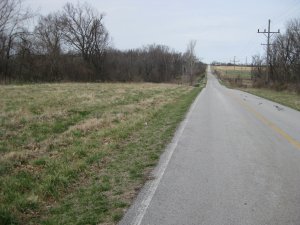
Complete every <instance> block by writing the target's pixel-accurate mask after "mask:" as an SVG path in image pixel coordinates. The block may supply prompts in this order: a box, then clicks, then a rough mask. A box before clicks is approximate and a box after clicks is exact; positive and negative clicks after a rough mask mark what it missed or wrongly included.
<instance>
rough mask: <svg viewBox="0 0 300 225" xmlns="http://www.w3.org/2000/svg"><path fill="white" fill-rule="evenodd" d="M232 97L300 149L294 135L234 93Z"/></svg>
mask: <svg viewBox="0 0 300 225" xmlns="http://www.w3.org/2000/svg"><path fill="white" fill-rule="evenodd" d="M229 95H231V97H233V98H234V99H235V100H236V101H237V102H239V103H240V104H241V105H242V106H244V108H246V109H247V110H248V111H250V112H251V113H252V114H253V115H254V116H255V117H256V118H257V119H259V120H260V121H261V122H263V123H264V124H266V125H267V126H268V127H270V128H271V129H272V130H274V131H275V132H276V133H278V134H279V135H280V136H282V137H283V138H284V139H285V140H287V141H288V142H289V143H290V144H292V145H294V146H295V147H296V148H298V149H300V143H299V142H298V141H297V140H295V139H294V138H293V137H291V136H290V135H288V134H287V133H286V132H284V131H283V130H282V129H281V128H279V127H278V126H276V124H274V123H273V122H272V121H270V120H268V119H267V118H266V117H265V116H263V115H262V114H260V113H259V112H257V111H256V110H255V109H254V108H252V107H251V106H250V105H249V104H247V103H245V102H244V101H242V100H241V99H240V98H238V97H237V96H235V95H234V94H232V93H229Z"/></svg>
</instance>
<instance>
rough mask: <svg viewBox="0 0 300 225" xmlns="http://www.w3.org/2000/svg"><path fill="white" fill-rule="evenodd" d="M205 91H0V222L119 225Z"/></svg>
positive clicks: (116, 87)
mask: <svg viewBox="0 0 300 225" xmlns="http://www.w3.org/2000/svg"><path fill="white" fill-rule="evenodd" d="M201 88H202V87H198V88H193V87H188V86H179V85H170V84H77V83H67V84H39V85H22V86H12V85H11V86H0V95H1V99H0V108H1V111H0V123H1V126H0V154H1V159H0V224H3V225H5V224H47V225H50V224H115V223H117V221H119V220H120V218H121V217H122V215H123V213H124V211H125V209H126V208H127V207H128V206H129V205H130V203H131V201H132V199H133V197H134V196H135V194H136V192H137V191H138V190H139V188H140V187H141V185H142V184H143V183H144V182H145V180H146V179H147V177H148V176H147V175H148V173H149V171H150V170H151V168H153V166H155V164H156V163H157V161H158V159H159V156H160V153H161V151H162V150H163V149H164V147H165V145H166V143H168V141H170V139H171V138H172V135H173V133H174V131H175V129H176V127H177V125H178V123H179V122H180V121H181V120H182V119H183V117H184V114H185V112H186V110H187V109H188V107H189V106H190V104H191V102H192V101H193V99H194V98H195V97H196V95H197V94H198V93H199V91H200V90H201Z"/></svg>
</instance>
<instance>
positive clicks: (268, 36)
mask: <svg viewBox="0 0 300 225" xmlns="http://www.w3.org/2000/svg"><path fill="white" fill-rule="evenodd" d="M257 33H259V34H263V35H265V36H266V37H267V44H263V45H267V67H268V69H267V76H266V82H267V83H269V80H270V73H269V72H270V69H269V66H270V65H269V64H270V45H271V43H270V39H271V37H272V35H273V34H279V33H280V30H279V29H278V31H271V20H270V19H269V23H268V31H266V29H264V31H259V29H258V31H257Z"/></svg>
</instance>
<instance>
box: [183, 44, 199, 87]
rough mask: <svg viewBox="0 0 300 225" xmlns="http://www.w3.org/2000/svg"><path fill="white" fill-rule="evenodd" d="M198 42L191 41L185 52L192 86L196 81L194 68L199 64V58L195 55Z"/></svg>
mask: <svg viewBox="0 0 300 225" xmlns="http://www.w3.org/2000/svg"><path fill="white" fill-rule="evenodd" d="M196 43H197V41H196V40H191V41H190V42H189V43H188V45H187V50H186V52H185V58H186V61H187V66H188V70H189V73H188V74H189V81H190V85H193V81H194V68H195V65H196V63H197V57H196V55H195V47H196Z"/></svg>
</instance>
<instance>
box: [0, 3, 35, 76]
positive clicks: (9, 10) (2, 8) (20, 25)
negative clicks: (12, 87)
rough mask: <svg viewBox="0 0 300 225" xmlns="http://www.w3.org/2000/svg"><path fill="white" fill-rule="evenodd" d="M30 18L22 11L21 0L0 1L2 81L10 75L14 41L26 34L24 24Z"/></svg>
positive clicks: (29, 15)
mask: <svg viewBox="0 0 300 225" xmlns="http://www.w3.org/2000/svg"><path fill="white" fill-rule="evenodd" d="M32 16H33V15H32V14H31V13H30V11H29V10H28V9H25V10H24V8H23V5H22V0H0V41H1V44H0V46H1V48H0V50H1V51H2V52H1V54H0V56H1V57H2V59H1V61H2V64H1V65H0V75H2V76H4V80H6V76H8V75H9V74H10V72H9V63H10V58H11V55H12V54H13V46H14V44H15V42H16V39H17V38H18V37H19V36H20V35H21V34H22V35H23V34H24V33H25V32H27V30H26V29H24V22H25V21H27V20H28V19H29V18H31V17H32Z"/></svg>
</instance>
